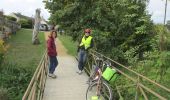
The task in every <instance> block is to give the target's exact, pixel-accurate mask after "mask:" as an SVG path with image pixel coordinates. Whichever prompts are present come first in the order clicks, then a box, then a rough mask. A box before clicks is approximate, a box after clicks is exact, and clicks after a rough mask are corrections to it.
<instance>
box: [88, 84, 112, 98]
mask: <svg viewBox="0 0 170 100" xmlns="http://www.w3.org/2000/svg"><path fill="white" fill-rule="evenodd" d="M96 92H97V82H95V83H93V84H91V85H90V86H89V87H88V88H87V91H86V100H113V99H112V90H111V88H110V86H109V85H108V84H107V83H106V82H105V81H103V83H102V86H101V89H100V94H99V95H97V93H96Z"/></svg>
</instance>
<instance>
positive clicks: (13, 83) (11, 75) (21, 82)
mask: <svg viewBox="0 0 170 100" xmlns="http://www.w3.org/2000/svg"><path fill="white" fill-rule="evenodd" d="M32 75H33V71H32V70H31V68H23V67H21V65H19V64H16V63H14V62H5V61H4V62H3V63H2V65H1V66H0V76H1V77H0V80H1V81H0V86H1V87H4V88H7V89H8V91H7V93H8V95H9V97H10V98H9V100H21V98H22V96H23V94H24V92H25V91H26V88H27V86H28V84H29V82H30V80H31V77H32Z"/></svg>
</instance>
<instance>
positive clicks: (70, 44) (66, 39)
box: [59, 35, 78, 56]
mask: <svg viewBox="0 0 170 100" xmlns="http://www.w3.org/2000/svg"><path fill="white" fill-rule="evenodd" d="M59 40H60V41H61V42H62V44H63V45H64V46H65V48H66V49H67V50H68V51H67V53H68V54H70V55H72V56H76V54H77V45H78V43H77V42H74V41H73V40H72V38H71V37H70V36H66V35H60V36H59Z"/></svg>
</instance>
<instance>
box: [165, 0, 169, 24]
mask: <svg viewBox="0 0 170 100" xmlns="http://www.w3.org/2000/svg"><path fill="white" fill-rule="evenodd" d="M167 4H168V0H166V3H165V15H164V25H165V24H166V12H167Z"/></svg>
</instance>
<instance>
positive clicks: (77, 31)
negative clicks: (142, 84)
mask: <svg viewBox="0 0 170 100" xmlns="http://www.w3.org/2000/svg"><path fill="white" fill-rule="evenodd" d="M45 4H46V8H47V9H49V11H50V13H51V17H50V21H51V22H54V23H57V24H60V25H61V27H63V28H64V29H65V30H66V31H67V32H66V33H68V34H69V35H71V36H72V37H73V39H74V40H78V39H80V37H81V35H82V33H83V30H84V29H85V28H91V29H93V35H94V38H95V42H96V49H98V51H99V52H103V53H105V54H109V56H111V57H113V58H115V57H116V58H119V59H124V57H123V56H124V54H123V53H124V52H126V51H127V50H129V49H130V48H136V47H138V49H137V50H136V52H135V54H134V56H135V55H140V58H142V54H143V52H145V51H148V50H151V47H150V44H149V43H150V42H149V40H150V38H152V35H153V34H152V22H151V20H150V15H148V14H147V12H146V4H147V0H86V1H82V0H62V1H59V0H53V1H45ZM108 47H109V49H108ZM115 51H118V52H119V53H117V52H115ZM113 55H114V56H113Z"/></svg>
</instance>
